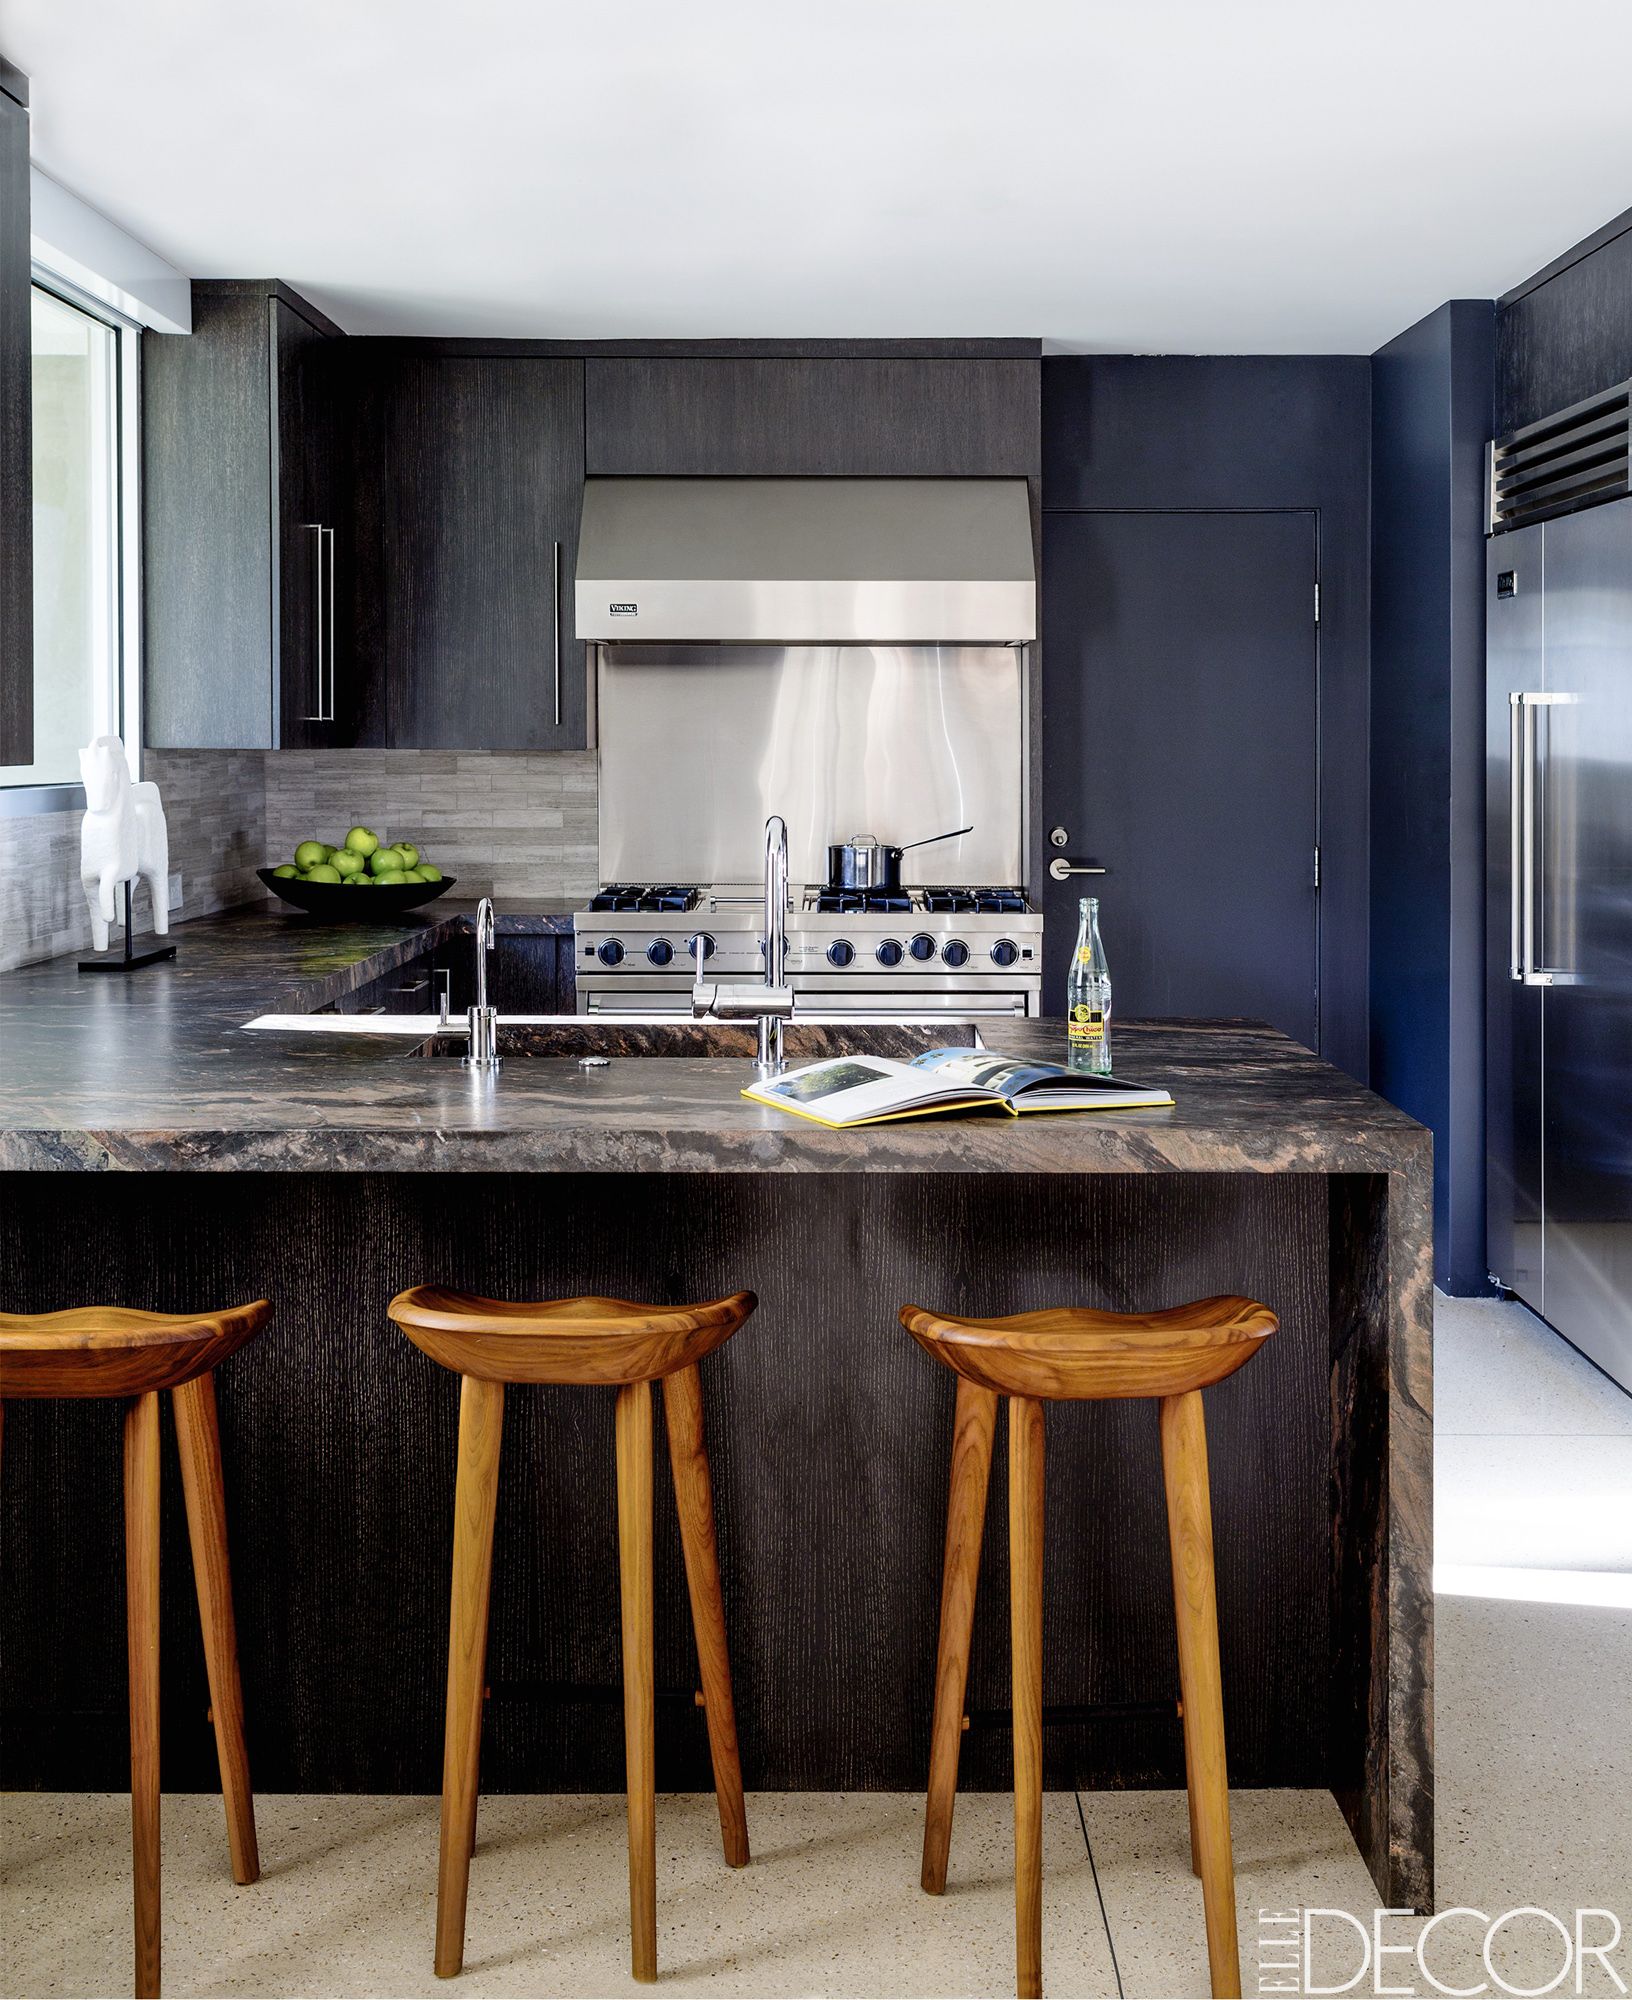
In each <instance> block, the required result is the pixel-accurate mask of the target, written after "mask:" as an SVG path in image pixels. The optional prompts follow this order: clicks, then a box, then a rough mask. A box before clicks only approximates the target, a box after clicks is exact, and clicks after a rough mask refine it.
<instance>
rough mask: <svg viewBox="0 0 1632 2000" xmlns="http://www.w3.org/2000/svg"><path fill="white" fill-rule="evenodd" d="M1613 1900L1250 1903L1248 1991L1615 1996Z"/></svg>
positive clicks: (1430, 1998)
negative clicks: (1343, 1906) (1590, 1903)
mask: <svg viewBox="0 0 1632 2000" xmlns="http://www.w3.org/2000/svg"><path fill="white" fill-rule="evenodd" d="M1621 1938H1622V1928H1621V1919H1620V1917H1619V1916H1618V1915H1617V1913H1616V1912H1615V1911H1614V1910H1600V1909H1576V1910H1566V1911H1564V1912H1563V1913H1562V1914H1560V1913H1557V1912H1555V1911H1552V1910H1544V1909H1541V1908H1538V1907H1537V1906H1536V1905H1535V1904H1533V1903H1530V1904H1525V1905H1523V1906H1521V1907H1520V1908H1518V1909H1513V1910H1505V1911H1503V1912H1502V1913H1501V1914H1500V1915H1499V1916H1494V1917H1493V1916H1491V1915H1490V1914H1488V1913H1487V1912H1486V1911H1484V1910H1473V1909H1468V1908H1466V1907H1461V1906H1459V1907H1457V1908H1454V1909H1445V1910H1441V1911H1440V1912H1439V1913H1438V1914H1437V1915H1436V1916H1432V1917H1426V1918H1425V1917H1419V1916H1416V1915H1414V1913H1413V1912H1412V1911H1410V1910H1376V1911H1373V1913H1372V1920H1371V1922H1370V1924H1369V1925H1368V1924H1365V1923H1363V1922H1362V1921H1361V1920H1360V1918H1358V1917H1356V1916H1353V1915H1351V1914H1350V1912H1349V1911H1347V1910H1327V1909H1290V1910H1260V1911H1259V1912H1258V1992H1259V1994H1260V1995H1269V1994H1284V1995H1298V1996H1300V2000H1313V1996H1319V2000H1328V1996H1332V1995H1337V1994H1354V1995H1356V1996H1368V1995H1369V1996H1376V1995H1385V1994H1386V1995H1392V1994H1401V1995H1421V1996H1424V2000H1436V1996H1439V1995H1447V1996H1455V2000H1475V1996H1477V2000H1508V1996H1513V1997H1514V2000H1519V1997H1520V1996H1522V2000H1536V1996H1538V1995H1540V1994H1545V1993H1555V1994H1560V1995H1563V1994H1571V1995H1581V1996H1598V1995H1603V1996H1604V1997H1605V2000H1619V1996H1621V1995H1623V1994H1625V1993H1626V1991H1627V1983H1626V1981H1625V1980H1624V1979H1623V1978H1622V1977H1621V1974H1622V1972H1623V1971H1624V1970H1626V1960H1625V1956H1624V1954H1623V1951H1622V1946H1621Z"/></svg>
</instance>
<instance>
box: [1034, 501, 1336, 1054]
mask: <svg viewBox="0 0 1632 2000" xmlns="http://www.w3.org/2000/svg"><path fill="white" fill-rule="evenodd" d="M1043 548H1044V568H1043V579H1044V586H1043V587H1044V612H1043V637H1044V647H1043V660H1044V666H1043V677H1044V684H1043V826H1044V830H1045V842H1044V851H1045V854H1046V855H1047V857H1048V859H1049V860H1051V861H1058V860H1062V859H1063V860H1066V861H1070V862H1073V863H1078V864H1083V865H1093V866H1096V867H1102V868H1103V869H1104V870H1105V872H1104V874H1103V875H1074V876H1071V877H1068V878H1067V879H1066V880H1065V881H1063V882H1057V881H1054V880H1053V879H1051V878H1050V879H1048V880H1046V881H1045V883H1044V897H1043V913H1044V971H1045V982H1046V983H1045V986H1044V1008H1045V1011H1047V1012H1049V1013H1057V1012H1059V1011H1060V1010H1061V1009H1062V1008H1063V1006H1064V997H1065V985H1066V968H1067V958H1068V954H1069V951H1070V947H1071V945H1072V943H1073V942H1074V940H1075V937H1076V925H1077V903H1078V898H1079V897H1081V896H1083V895H1097V896H1098V897H1099V898H1100V922H1101V928H1102V930H1103V932H1104V937H1105V949H1106V953H1107V955H1108V957H1109V959H1110V965H1111V982H1112V992H1113V995H1114V1000H1115V1008H1116V1013H1117V1015H1118V1016H1119V1017H1120V1018H1121V1019H1123V1020H1132V1019H1141V1018H1142V1019H1158V1018H1161V1017H1164V1016H1168V1017H1171V1016H1176V1015H1190V1016H1197V1015H1205V1016H1231V1015H1234V1016H1248V1017H1251V1018H1254V1019H1257V1020H1262V1021H1268V1022H1270V1023H1271V1024H1272V1025H1273V1026H1275V1027H1277V1028H1280V1029H1283V1030H1284V1031H1285V1032H1286V1033H1287V1034H1289V1035H1292V1036H1294V1037H1295V1038H1296V1039H1297V1040H1298V1041H1300V1042H1302V1043H1304V1044H1305V1045H1306V1046H1307V1047H1309V1048H1316V1047H1318V1046H1319V1035H1320V1007H1319V995H1318V989H1317V978H1318V951H1317V947H1318V916H1317V890H1316V885H1315V850H1316V843H1317V840H1318V837H1319V836H1318V819H1317V776H1318V765H1317V757H1316V664H1317V663H1316V606H1315V582H1316V543H1315V517H1314V515H1313V513H1309V512H1288V513H1250V514H1249V513H1239V514H1237V513H1173V514H1158V513H1150V514H1133V513H1129V514H1121V513H1107V514H1086V513H1085V514H1050V515H1048V516H1046V517H1045V520H1044V527H1043ZM1054 829H1063V830H1064V834H1065V839H1064V843H1063V845H1061V844H1060V843H1059V842H1058V840H1057V838H1056V837H1055V835H1054V832H1053V830H1054Z"/></svg>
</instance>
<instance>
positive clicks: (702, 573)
mask: <svg viewBox="0 0 1632 2000" xmlns="http://www.w3.org/2000/svg"><path fill="white" fill-rule="evenodd" d="M576 611H577V623H578V637H579V638H580V639H586V640H595V641H606V640H620V639H622V640H633V639H638V640H645V641H648V642H650V641H653V640H657V641H675V640H679V641H688V642H689V641H701V642H704V643H714V644H730V645H735V644H752V645H780V646H792V645H829V646H831V645H920V644H922V645H928V644H942V645H950V644H958V645H1012V644H1017V643H1019V642H1021V641H1024V640H1029V639H1034V638H1035V637H1036V636H1037V577H1036V571H1035V568H1034V567H1033V563H1032V550H1031V512H1030V508H1029V506H1028V504H1027V498H1026V483H1025V481H1024V480H1023V479H590V480H586V481H585V484H584V516H583V527H582V531H581V533H580V536H579V541H578V576H577V595H576Z"/></svg>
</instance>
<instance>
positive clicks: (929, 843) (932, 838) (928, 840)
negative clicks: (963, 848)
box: [896, 826, 975, 854]
mask: <svg viewBox="0 0 1632 2000" xmlns="http://www.w3.org/2000/svg"><path fill="white" fill-rule="evenodd" d="M974 830H975V829H974V828H973V827H972V826H955V827H953V829H952V831H951V832H950V833H931V834H927V835H926V836H925V837H924V839H922V840H906V841H903V842H902V843H901V845H900V846H899V847H898V848H897V849H896V852H897V853H898V854H905V853H906V851H907V849H908V848H909V847H933V846H934V845H935V843H936V841H938V840H956V839H957V838H958V836H959V834H962V833H973V832H974Z"/></svg>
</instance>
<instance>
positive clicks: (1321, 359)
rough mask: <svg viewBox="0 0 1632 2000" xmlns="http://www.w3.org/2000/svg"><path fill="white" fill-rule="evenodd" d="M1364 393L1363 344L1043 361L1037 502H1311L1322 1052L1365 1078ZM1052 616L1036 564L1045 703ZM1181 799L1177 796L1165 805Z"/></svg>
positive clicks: (1367, 529) (1123, 505) (1056, 505)
mask: <svg viewBox="0 0 1632 2000" xmlns="http://www.w3.org/2000/svg"><path fill="white" fill-rule="evenodd" d="M1370 397H1371V378H1370V363H1369V362H1368V361H1367V359H1366V357H1365V356H1364V355H1342V354H1340V355H1153V356H1143V355H1139V356H1134V355H1103V356H1101V355H1088V356H1075V355H1073V356H1060V357H1057V358H1052V359H1045V360H1044V362H1043V510H1044V512H1045V513H1047V512H1049V511H1051V510H1067V511H1078V510H1083V509H1090V510H1092V509H1099V508H1105V509H1169V508H1172V509H1190V508H1204V509H1214V508H1217V509H1224V510H1228V509H1232V508H1244V509H1252V508H1283V507H1284V508H1310V509H1312V510H1313V511H1314V512H1315V515H1316V518H1317V522H1318V528H1317V532H1318V536H1319V566H1320V567H1319V574H1320V584H1321V625H1320V635H1319V644H1320V761H1321V769H1320V839H1321V898H1320V907H1321V918H1320V922H1321V933H1320V977H1321V1053H1322V1054H1323V1055H1324V1056H1326V1058H1327V1059H1328V1061H1330V1062H1334V1063H1337V1064H1338V1065H1339V1066H1340V1067H1341V1068H1343V1069H1346V1070H1347V1071H1348V1072H1349V1073H1350V1074H1351V1075H1352V1076H1356V1077H1359V1078H1360V1079H1361V1080H1362V1081H1364V1080H1365V1077H1366V1069H1367V1062H1368V1036H1367V1008H1368V995H1367V937H1368V896H1369V891H1368V884H1367V873H1368V842H1367V830H1366V827H1367V813H1368V802H1369V790H1370V776H1369V769H1368V763H1367V736H1368V728H1369V716H1370V701H1369V675H1368V660H1369V650H1370V636H1369V635H1370V623H1371V586H1370V537H1371V522H1370V503H1369V494H1370V486H1369V461H1370V452H1371V415H1370V410H1371V402H1370ZM1049 615H1050V599H1049V589H1048V575H1047V571H1046V569H1045V571H1044V575H1043V649H1042V650H1043V679H1044V685H1045V698H1044V706H1045V709H1046V707H1047V705H1048V704H1047V696H1046V686H1047V679H1048V674H1049V658H1050V654H1049V648H1048V626H1049ZM1063 652H1064V649H1063V648H1062V649H1058V650H1057V651H1056V653H1055V655H1054V657H1055V658H1059V657H1061V656H1062V655H1063ZM1254 695H1255V690H1254V689H1253V688H1252V687H1251V686H1243V687H1242V688H1241V689H1240V701H1241V704H1242V707H1243V709H1244V710H1245V711H1247V712H1249V713H1250V710H1251V706H1252V702H1253V700H1254ZM1182 809H1183V806H1182V801H1175V803H1174V810H1175V811H1181V810H1182Z"/></svg>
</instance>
